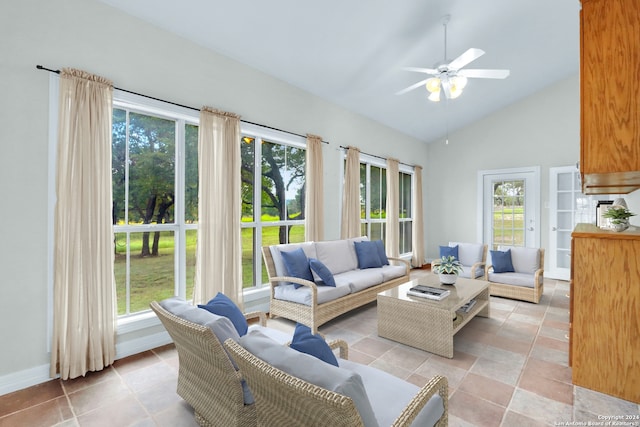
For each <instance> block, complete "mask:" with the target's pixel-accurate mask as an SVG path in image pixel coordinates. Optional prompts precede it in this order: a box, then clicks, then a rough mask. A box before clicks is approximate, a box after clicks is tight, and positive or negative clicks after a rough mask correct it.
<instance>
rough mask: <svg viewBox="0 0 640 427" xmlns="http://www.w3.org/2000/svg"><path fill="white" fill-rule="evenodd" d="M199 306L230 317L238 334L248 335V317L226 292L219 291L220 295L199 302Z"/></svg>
mask: <svg viewBox="0 0 640 427" xmlns="http://www.w3.org/2000/svg"><path fill="white" fill-rule="evenodd" d="M198 307H200V308H204V309H205V310H208V311H210V312H211V313H213V314H217V315H218V316H224V317H226V318H228V319H229V320H231V323H233V326H235V328H236V330H237V331H238V335H240V336H243V335H246V333H247V330H248V328H249V325H247V319H246V318H245V317H244V314H242V312H241V311H240V309H239V308H238V306H237V305H236V304H235V303H234V302H233V301H231V300H230V299H229V297H228V296H226V295H225V294H223V293H220V292H218V295H216V296H215V297H214V298H213V299H212V300H211V301H209V302H208V303H206V304H198Z"/></svg>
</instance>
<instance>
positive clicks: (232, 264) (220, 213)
mask: <svg viewBox="0 0 640 427" xmlns="http://www.w3.org/2000/svg"><path fill="white" fill-rule="evenodd" d="M240 166H241V155H240V117H239V116H237V115H236V114H232V113H226V112H222V111H217V110H214V109H212V108H209V107H203V108H202V110H201V111H200V127H199V130H198V174H199V177H198V243H197V248H196V272H195V279H194V282H195V283H194V291H193V299H194V303H195V304H203V303H206V302H207V301H209V300H210V299H211V298H213V297H214V296H215V295H216V294H217V293H218V292H222V293H223V294H225V295H226V296H228V297H229V298H231V299H232V300H233V301H234V302H235V303H236V304H237V305H238V306H239V307H240V308H242V306H243V298H242V246H241V234H240V233H241V231H240V216H241V199H240Z"/></svg>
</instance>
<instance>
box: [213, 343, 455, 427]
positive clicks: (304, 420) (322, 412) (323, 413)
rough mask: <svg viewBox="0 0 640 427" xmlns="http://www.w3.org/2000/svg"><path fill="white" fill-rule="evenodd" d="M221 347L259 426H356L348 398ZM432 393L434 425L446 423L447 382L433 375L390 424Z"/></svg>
mask: <svg viewBox="0 0 640 427" xmlns="http://www.w3.org/2000/svg"><path fill="white" fill-rule="evenodd" d="M224 345H225V347H226V348H227V349H228V350H229V353H230V354H231V357H233V359H234V360H235V361H236V363H237V364H238V366H239V368H240V372H242V374H243V376H244V378H245V379H246V381H247V383H248V384H249V387H250V388H251V392H252V393H253V395H254V397H255V399H256V409H257V413H258V425H259V426H268V427H272V426H278V427H288V426H291V427H299V426H305V427H307V426H309V427H326V426H331V427H357V426H362V425H363V423H362V419H361V418H360V414H359V413H358V410H357V409H356V407H355V404H354V403H353V400H352V399H351V398H349V397H346V396H343V395H341V394H338V393H335V392H333V391H329V390H326V389H323V388H321V387H318V386H316V385H314V384H311V383H308V382H306V381H303V380H301V379H299V378H296V377H294V376H292V375H289V374H287V373H285V372H283V371H281V370H279V369H277V368H274V367H273V366H271V365H269V364H267V363H265V362H264V361H262V360H261V359H259V358H257V357H256V356H254V355H253V354H251V353H250V352H248V351H247V350H245V349H244V348H242V346H240V345H239V344H238V343H236V342H234V341H233V340H227V341H225V344H224ZM435 393H438V394H440V396H441V397H442V400H443V402H444V409H445V411H444V415H443V417H442V418H441V419H440V421H439V423H438V426H446V425H447V422H448V415H447V413H448V393H449V392H448V383H447V379H446V378H445V377H441V376H436V377H434V378H433V379H432V380H431V381H430V382H429V383H428V384H427V385H425V386H424V387H423V388H422V389H421V390H420V391H419V392H418V394H417V395H416V396H415V397H414V398H413V399H412V400H411V402H409V404H408V405H407V407H406V408H405V409H404V410H403V412H402V413H401V414H400V416H399V417H398V418H397V419H396V421H395V422H394V423H393V426H394V427H401V426H408V425H410V424H411V422H412V421H413V420H414V419H415V417H416V416H417V415H418V413H419V412H420V410H421V409H422V408H423V407H424V405H425V404H426V402H427V401H428V400H429V399H430V398H431V396H433V395H434V394H435Z"/></svg>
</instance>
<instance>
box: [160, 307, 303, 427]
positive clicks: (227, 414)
mask: <svg viewBox="0 0 640 427" xmlns="http://www.w3.org/2000/svg"><path fill="white" fill-rule="evenodd" d="M150 306H151V309H152V310H153V311H154V312H155V313H156V314H157V315H158V318H159V319H160V321H161V322H162V324H163V325H164V327H165V329H166V330H167V332H169V335H170V336H171V338H172V339H173V342H174V344H175V346H176V350H177V351H178V358H179V372H178V388H177V393H178V395H179V396H180V397H182V398H183V399H184V400H185V401H186V402H187V403H188V404H189V405H191V406H192V407H193V409H194V412H195V414H194V415H195V419H196V421H197V422H198V424H200V425H202V426H255V425H256V422H257V421H256V420H257V415H256V408H255V403H254V398H253V395H252V394H251V392H250V390H249V388H248V386H247V385H246V383H244V382H243V381H241V379H240V375H239V374H238V371H237V370H236V368H235V366H234V365H233V363H232V361H231V359H229V356H228V354H227V352H226V351H225V349H224V347H223V346H222V342H224V341H225V340H226V339H232V340H233V339H239V336H238V334H237V331H236V330H235V328H234V326H233V324H232V323H231V321H230V320H229V319H227V318H226V317H220V316H216V315H215V314H212V313H210V312H208V311H207V310H204V309H201V308H198V307H197V306H194V305H192V304H190V303H188V302H186V301H184V300H182V299H179V298H169V299H167V300H164V301H162V302H157V301H153V302H152V303H151V304H150ZM245 318H246V319H257V320H258V321H259V323H258V324H252V325H251V326H249V331H252V330H259V331H262V332H264V333H266V334H268V335H269V336H270V337H271V338H272V339H274V340H276V341H277V342H280V343H282V344H285V343H287V342H289V341H290V340H291V337H290V336H289V335H287V334H284V333H283V332H280V331H278V330H274V329H271V328H267V327H266V320H267V317H266V315H265V314H264V313H262V312H253V313H247V314H245Z"/></svg>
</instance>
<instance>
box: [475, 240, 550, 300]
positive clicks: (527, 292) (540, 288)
mask: <svg viewBox="0 0 640 427" xmlns="http://www.w3.org/2000/svg"><path fill="white" fill-rule="evenodd" d="M492 268H493V266H492V265H487V266H486V268H485V272H484V277H485V279H484V280H489V279H488V277H489V270H490V269H492ZM533 283H534V286H533V288H528V287H526V286H514V285H508V284H505V283H496V282H489V284H490V288H491V295H493V296H496V297H504V298H511V299H517V300H521V301H528V302H533V303H535V304H538V303H539V302H540V298H542V293H543V292H544V249H540V268H538V270H536V272H535V274H534V277H533Z"/></svg>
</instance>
